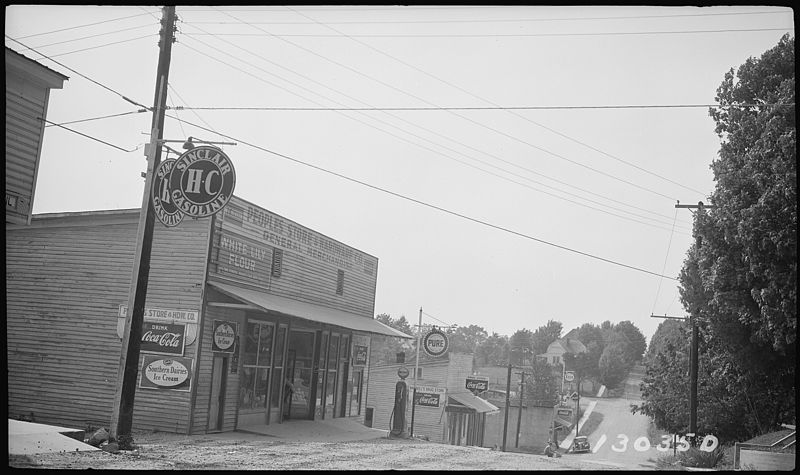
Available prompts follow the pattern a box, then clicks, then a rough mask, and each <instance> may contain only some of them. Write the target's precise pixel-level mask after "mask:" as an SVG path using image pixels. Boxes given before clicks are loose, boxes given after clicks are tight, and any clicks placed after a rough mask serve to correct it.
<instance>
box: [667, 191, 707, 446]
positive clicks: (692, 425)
mask: <svg viewBox="0 0 800 475" xmlns="http://www.w3.org/2000/svg"><path fill="white" fill-rule="evenodd" d="M675 207H676V208H689V209H696V210H697V214H696V215H695V216H696V217H697V218H698V219H699V218H700V215H701V214H702V213H703V210H705V209H711V208H714V206H706V205H704V204H703V202H702V201H699V202H698V203H697V204H696V205H682V204H680V202H678V203H677V204H676V205H675ZM702 244H703V237H702V236H701V235H700V233H699V232H697V235H696V236H695V254H696V260H697V263H698V265H699V264H700V246H702ZM665 318H668V317H665ZM698 318H699V315H694V314H692V315H690V316H689V323H690V325H691V326H692V342H691V347H690V350H689V433H688V434H686V435H687V436H688V437H689V438H690V440H691V441H692V445H694V438H695V437H696V436H697V369H698V357H697V356H698V346H699V344H698V341H697V340H698V334H697V319H698Z"/></svg>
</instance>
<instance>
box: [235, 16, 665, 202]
mask: <svg viewBox="0 0 800 475" xmlns="http://www.w3.org/2000/svg"><path fill="white" fill-rule="evenodd" d="M220 13H223V14H225V15H228V16H230V17H231V18H234V19H236V20H239V21H240V22H241V23H242V24H245V25H249V26H252V27H253V28H256V29H258V30H260V31H264V30H262V29H261V28H259V27H257V26H254V25H250V24H249V23H248V22H247V21H244V20H242V19H240V18H237V17H236V16H234V15H231V14H229V13H227V12H224V11H220ZM265 33H268V34H270V35H272V33H269V32H266V31H265ZM272 36H274V35H272ZM279 39H281V40H282V41H284V42H287V43H289V44H291V45H293V46H295V47H297V48H299V49H302V50H303V51H306V52H308V53H310V54H312V55H314V56H317V57H319V58H322V59H323V60H325V61H327V62H330V63H333V64H335V65H337V66H339V67H341V68H344V69H347V70H348V71H351V72H353V73H355V74H357V75H359V76H363V77H365V78H367V79H369V80H371V81H374V82H376V83H378V84H381V85H383V86H384V87H387V88H389V89H392V90H394V91H397V92H399V93H401V94H403V95H406V96H409V97H412V98H414V99H417V100H419V101H421V102H423V103H426V104H429V105H431V106H436V104H433V103H431V102H430V101H427V100H426V99H423V98H421V97H419V96H417V95H415V94H412V93H409V92H406V91H403V90H402V89H399V88H397V87H395V86H393V85H391V84H389V83H387V82H385V81H382V80H380V79H377V78H374V77H372V76H370V75H368V74H366V73H363V72H361V71H359V70H357V69H354V68H352V67H350V66H348V65H346V64H342V63H340V62H338V61H335V60H332V59H330V58H328V57H326V56H324V55H321V54H319V53H317V52H315V51H313V50H310V49H308V48H306V47H304V46H302V45H299V44H297V43H295V42H292V41H289V40H286V39H284V38H279ZM449 112H450V113H451V114H453V115H455V116H457V117H461V118H462V119H464V120H466V121H468V122H470V123H473V124H475V125H477V126H479V127H482V128H485V129H487V130H490V131H493V132H495V133H497V134H499V135H502V136H504V137H507V138H509V139H511V140H514V141H517V142H519V143H522V144H524V145H527V146H529V147H531V148H534V149H536V150H539V151H542V152H545V153H547V154H549V155H552V156H554V157H556V158H560V159H562V160H565V161H567V162H570V163H572V164H574V165H577V166H580V167H582V168H585V169H588V170H591V171H594V172H595V173H598V174H601V175H603V176H606V177H608V178H611V179H613V180H617V181H619V182H622V183H625V184H627V185H629V186H632V187H634V188H638V189H640V190H642V191H645V192H648V193H652V194H656V195H658V196H661V197H664V198H667V199H669V200H670V201H674V198H673V197H670V196H668V195H665V194H663V193H660V192H657V191H655V190H651V189H649V188H646V187H644V186H641V185H638V184H636V183H633V182H630V181H628V180H625V179H622V178H619V177H617V176H615V175H612V174H610V173H606V172H603V171H600V170H597V169H595V168H593V167H590V166H588V165H585V164H583V163H580V162H576V161H574V160H571V159H569V158H567V157H564V156H562V155H559V154H557V153H555V152H552V151H550V150H547V149H545V148H543V147H539V146H538V145H535V144H532V143H530V142H528V141H525V140H522V139H520V138H518V137H515V136H513V135H511V134H507V133H505V132H502V131H500V130H498V129H495V128H493V127H490V126H488V125H485V124H482V123H480V122H478V121H474V120H472V119H470V118H468V117H465V116H463V115H461V114H457V113H455V112H453V111H449Z"/></svg>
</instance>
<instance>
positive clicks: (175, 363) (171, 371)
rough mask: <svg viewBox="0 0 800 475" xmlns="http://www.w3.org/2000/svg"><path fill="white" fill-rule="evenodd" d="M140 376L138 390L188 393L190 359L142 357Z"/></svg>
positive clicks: (190, 376) (189, 385)
mask: <svg viewBox="0 0 800 475" xmlns="http://www.w3.org/2000/svg"><path fill="white" fill-rule="evenodd" d="M140 374H141V376H140V378H139V387H140V388H145V389H162V390H163V389H171V390H175V391H189V389H191V382H192V359H191V358H183V357H174V358H170V357H167V358H165V357H164V356H158V355H144V360H143V362H142V369H141V371H140Z"/></svg>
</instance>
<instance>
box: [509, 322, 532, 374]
mask: <svg viewBox="0 0 800 475" xmlns="http://www.w3.org/2000/svg"><path fill="white" fill-rule="evenodd" d="M508 346H509V351H510V352H511V355H510V356H511V364H514V365H521V364H523V358H524V359H525V361H529V360H530V359H531V357H530V353H531V348H532V346H533V332H531V331H530V330H528V329H527V328H523V329H522V330H517V331H515V332H514V334H513V335H511V338H509V340H508Z"/></svg>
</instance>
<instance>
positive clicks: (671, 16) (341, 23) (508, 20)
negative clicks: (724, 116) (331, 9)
mask: <svg viewBox="0 0 800 475" xmlns="http://www.w3.org/2000/svg"><path fill="white" fill-rule="evenodd" d="M295 8H298V9H301V10H304V11H311V10H313V9H304V8H302V7H295ZM193 11H197V10H193ZM237 11H244V10H237ZM257 11H265V10H257ZM273 11H278V10H273ZM786 13H787V12H785V11H773V12H731V13H700V14H676V15H636V16H611V17H573V18H516V19H500V18H498V19H470V20H452V19H451V20H354V21H326V22H325V23H326V24H329V25H359V24H379V25H383V24H431V23H432V24H439V23H522V22H525V23H528V22H536V23H540V22H550V21H586V20H638V19H648V18H649V19H653V18H688V17H713V16H734V15H774V14H781V15H785V14H786ZM193 23H200V24H219V25H231V24H235V22H226V21H199V22H198V21H195V22H193ZM253 24H256V25H310V24H312V23H309V22H291V21H286V22H278V21H265V22H253Z"/></svg>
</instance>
